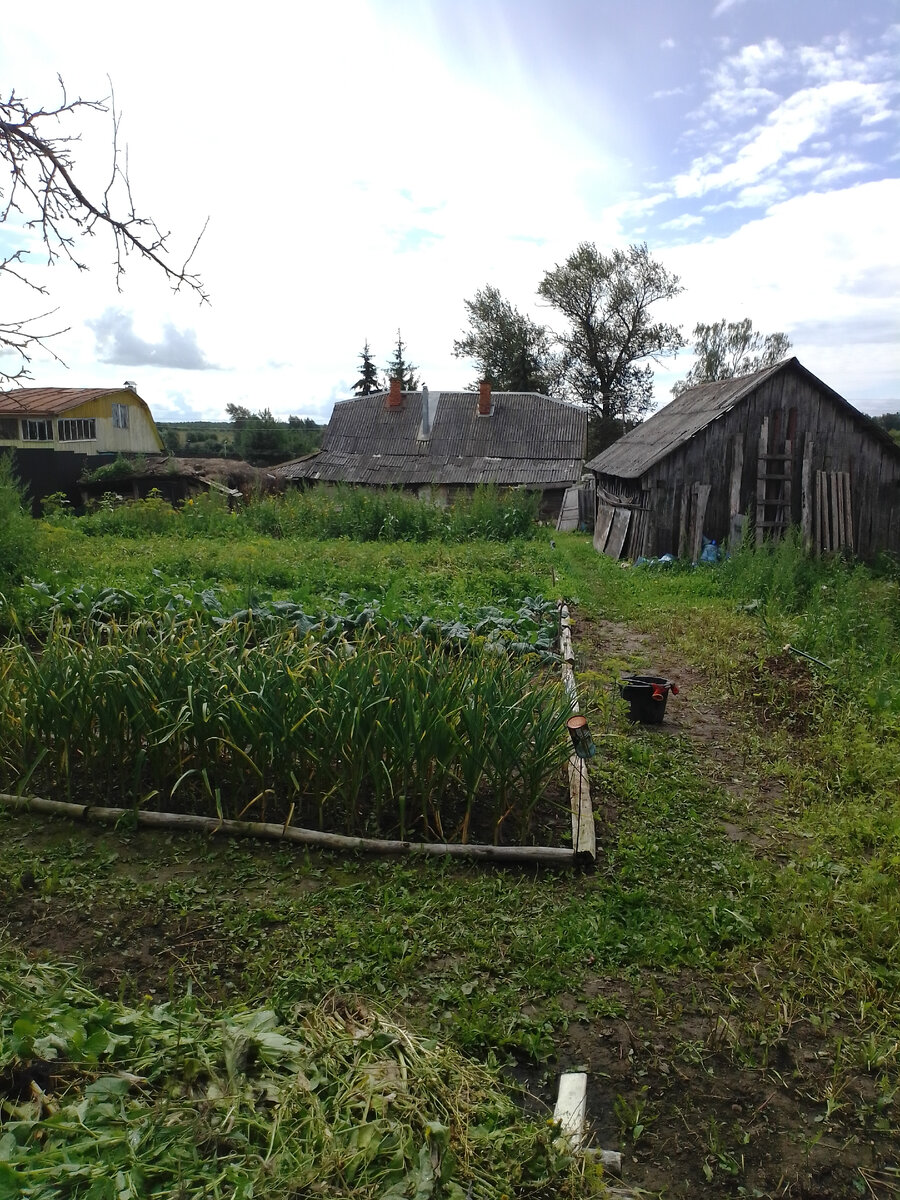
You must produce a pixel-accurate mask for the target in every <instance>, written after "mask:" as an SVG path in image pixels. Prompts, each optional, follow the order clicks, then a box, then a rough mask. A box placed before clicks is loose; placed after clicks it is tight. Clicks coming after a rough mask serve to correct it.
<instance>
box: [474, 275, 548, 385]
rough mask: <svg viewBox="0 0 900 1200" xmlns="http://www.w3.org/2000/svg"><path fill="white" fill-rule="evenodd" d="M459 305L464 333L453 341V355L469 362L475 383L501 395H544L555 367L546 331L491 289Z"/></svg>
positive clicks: (476, 294) (483, 290)
mask: <svg viewBox="0 0 900 1200" xmlns="http://www.w3.org/2000/svg"><path fill="white" fill-rule="evenodd" d="M464 303H465V306H466V310H467V311H468V314H469V329H468V331H467V332H466V333H464V334H463V335H462V337H460V338H457V340H456V341H455V342H454V343H453V353H454V355H455V357H456V358H471V359H473V360H474V362H475V367H476V369H477V371H478V378H479V380H482V379H485V380H487V381H488V382H489V383H491V384H493V386H494V387H496V388H497V389H499V390H500V391H504V392H549V391H550V389H551V387H552V386H553V383H554V382H555V381H556V380H557V378H558V375H559V365H560V364H559V360H558V358H557V357H556V356H555V355H554V354H553V350H552V344H551V341H552V339H551V335H550V332H549V330H548V329H547V328H546V327H545V326H543V325H538V324H537V323H536V322H535V321H532V319H531V318H530V317H527V316H525V314H524V313H520V312H519V310H518V309H517V308H515V307H514V305H512V304H510V302H509V301H508V300H505V299H504V298H503V296H501V294H500V292H499V290H498V289H497V288H495V287H491V286H490V285H488V286H487V287H483V288H479V290H478V291H477V292H476V293H475V296H474V297H473V299H471V300H466V301H464Z"/></svg>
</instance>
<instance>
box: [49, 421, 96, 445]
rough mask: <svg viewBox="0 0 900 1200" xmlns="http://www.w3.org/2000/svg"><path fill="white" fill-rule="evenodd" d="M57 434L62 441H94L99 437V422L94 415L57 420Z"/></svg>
mask: <svg viewBox="0 0 900 1200" xmlns="http://www.w3.org/2000/svg"><path fill="white" fill-rule="evenodd" d="M56 434H57V437H58V438H59V440H60V441H61V442H93V441H96V439H97V422H96V421H95V420H94V418H93V417H76V418H73V419H71V420H64V421H57V422H56Z"/></svg>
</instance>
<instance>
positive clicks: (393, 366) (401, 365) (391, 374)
mask: <svg viewBox="0 0 900 1200" xmlns="http://www.w3.org/2000/svg"><path fill="white" fill-rule="evenodd" d="M405 352H406V342H404V340H403V338H402V337H401V336H400V330H399V329H398V330H397V346H396V348H395V350H394V357H393V358H392V359H391V361H390V362H389V363H388V365H387V367H386V371H387V377H388V379H399V380H400V381H401V385H402V388H403V391H404V392H417V391H418V390H419V381H418V379H417V378H416V371H417V370H418V368H417V367H415V366H414V365H413V364H412V363H411V362H407V361H406V359H405V358H404V357H403V356H404V354H405Z"/></svg>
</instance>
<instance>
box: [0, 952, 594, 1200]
mask: <svg viewBox="0 0 900 1200" xmlns="http://www.w3.org/2000/svg"><path fill="white" fill-rule="evenodd" d="M0 999H2V1005H0V1046H2V1049H0V1195H2V1196H3V1197H4V1200H18V1198H20V1197H21V1198H22V1200H64V1198H68V1197H71V1198H72V1200H76V1198H79V1200H80V1198H90V1200H106V1198H109V1200H124V1198H130V1197H133V1198H134V1200H137V1198H138V1197H174V1196H222V1197H224V1196H228V1197H232V1198H236V1197H242V1198H245V1200H249V1198H250V1197H252V1196H266V1197H270V1198H278V1197H284V1198H285V1200H287V1198H288V1197H297V1196H320V1195H325V1196H336V1197H337V1196H340V1197H347V1198H353V1200H364V1198H368V1197H371V1198H372V1200H375V1198H376V1197H377V1198H378V1200H404V1198H411V1197H415V1198H418V1200H427V1198H428V1197H434V1198H435V1200H437V1198H444V1200H466V1198H467V1197H470V1198H472V1200H476V1198H477V1200H500V1198H501V1197H510V1198H511V1197H517V1196H521V1197H525V1196H527V1197H529V1198H532V1200H535V1198H537V1197H542V1196H543V1197H547V1198H548V1200H549V1197H551V1196H554V1197H566V1196H568V1197H572V1198H574V1197H576V1196H578V1197H583V1196H588V1195H595V1196H599V1195H601V1194H605V1193H604V1192H603V1189H602V1184H601V1182H600V1179H599V1177H598V1176H597V1175H596V1172H595V1171H594V1172H593V1174H594V1183H591V1179H590V1177H589V1174H588V1171H589V1168H588V1167H587V1166H586V1164H585V1163H584V1162H583V1161H581V1160H580V1159H578V1158H577V1157H575V1156H574V1155H573V1154H572V1152H571V1150H570V1147H569V1146H568V1144H567V1143H566V1142H565V1140H564V1139H562V1138H560V1137H559V1131H558V1129H557V1128H556V1127H555V1126H554V1125H553V1122H552V1120H550V1121H548V1120H543V1121H541V1120H537V1119H535V1118H533V1117H532V1118H527V1117H526V1116H525V1115H524V1113H523V1111H522V1108H521V1106H520V1104H518V1103H517V1102H516V1100H515V1098H514V1095H513V1094H512V1093H511V1091H510V1088H509V1086H508V1085H503V1084H502V1083H501V1080H500V1077H499V1074H498V1072H497V1071H496V1070H492V1069H490V1068H488V1067H486V1066H484V1065H482V1064H479V1063H477V1062H474V1061H472V1060H471V1059H467V1058H465V1057H464V1056H463V1055H462V1054H460V1053H459V1052H458V1051H456V1050H454V1049H453V1048H452V1047H450V1046H447V1045H443V1044H441V1043H440V1042H437V1041H434V1040H431V1039H428V1038H423V1037H421V1036H419V1035H417V1034H415V1033H413V1032H411V1031H410V1030H408V1029H406V1028H404V1027H403V1026H401V1025H399V1024H397V1023H396V1022H395V1021H392V1020H390V1019H388V1018H387V1017H386V1016H384V1015H383V1014H382V1013H380V1012H378V1011H377V1010H376V1009H373V1008H372V1007H371V1006H370V1005H369V1004H366V1003H364V1002H362V1001H360V1000H357V999H352V998H351V999H347V1000H342V999H339V998H337V997H331V998H329V999H328V1000H326V1001H324V1002H322V1003H321V1004H319V1005H317V1006H316V1007H314V1008H307V1007H298V1008H295V1009H294V1010H293V1011H292V1012H291V1013H289V1014H287V1015H280V1014H278V1013H276V1012H274V1011H273V1010H271V1009H256V1010H241V1009H237V1010H231V1011H226V1012H207V1011H205V1010H204V1009H203V1008H202V1007H201V1006H200V1005H199V1004H198V1003H196V1002H195V1001H194V999H193V998H192V997H191V996H190V995H188V996H184V997H182V998H181V999H180V1000H178V1001H171V1002H166V1003H156V1004H154V1003H150V1002H148V1001H145V1002H144V1003H142V1004H141V1005H139V1006H127V1005H124V1004H122V1003H118V1002H115V1001H110V1000H106V999H103V998H101V997H100V996H98V995H96V994H95V993H94V992H93V991H91V990H90V989H89V988H88V987H86V986H84V985H83V984H81V983H79V982H78V981H77V979H76V978H75V977H74V976H73V974H72V973H71V971H70V970H67V969H65V968H62V967H53V966H49V965H46V964H41V965H36V964H28V963H26V962H24V961H23V960H22V959H21V957H19V956H17V955H16V954H14V953H13V952H12V951H11V950H10V949H9V948H8V947H0ZM591 1170H592V1169H591Z"/></svg>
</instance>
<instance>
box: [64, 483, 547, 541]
mask: <svg viewBox="0 0 900 1200" xmlns="http://www.w3.org/2000/svg"><path fill="white" fill-rule="evenodd" d="M115 465H116V464H115V463H111V464H110V465H109V467H105V468H101V470H110V469H112V468H114V467H115ZM537 508H538V497H537V495H536V494H535V493H533V492H526V491H507V492H501V491H498V489H496V488H492V487H479V488H477V489H476V490H475V492H474V494H473V495H472V496H461V497H459V498H458V499H457V500H456V502H455V503H454V504H452V505H451V506H449V507H443V506H441V505H438V504H431V503H428V502H426V501H422V500H418V499H417V498H416V497H415V496H411V495H408V494H407V493H404V492H400V491H391V490H390V489H382V490H367V489H365V488H352V487H336V488H313V489H311V490H309V491H297V490H292V491H289V492H287V493H286V494H285V495H283V496H277V495H276V496H261V497H258V498H257V499H256V500H254V501H252V502H251V503H250V504H248V505H246V506H245V507H243V508H241V509H239V510H234V509H232V510H229V507H228V502H227V500H226V498H225V497H223V496H222V495H221V494H220V493H216V492H209V493H206V494H203V495H200V496H197V497H195V498H194V499H192V500H188V501H187V503H186V504H185V505H184V506H183V507H182V508H180V509H175V508H172V506H171V505H169V504H168V503H167V502H166V501H165V500H163V499H162V498H161V497H148V498H147V499H146V500H134V501H123V502H121V503H118V504H109V505H101V507H100V508H99V509H98V510H97V511H96V512H93V513H91V514H89V515H87V516H85V517H72V516H68V517H65V518H62V517H59V516H57V518H56V519H57V520H61V519H66V520H68V521H70V522H71V523H72V524H73V525H74V526H75V527H77V528H79V529H80V530H82V531H83V532H84V533H86V534H88V535H91V536H104V537H105V536H109V535H118V536H119V537H130V538H143V537H147V536H148V535H154V534H161V533H167V534H172V535H175V536H178V537H192V538H196V537H200V538H205V537H208V536H210V535H216V536H219V537H228V538H230V539H233V540H241V539H243V538H246V537H248V536H252V535H253V534H262V535H263V536H265V537H271V538H315V539H318V540H322V541H330V540H333V539H335V538H350V539H351V540H353V541H359V542H376V541H380V542H427V541H444V542H464V541H473V540H481V539H484V540H488V541H509V540H510V539H512V538H529V537H531V536H532V535H533V533H534V528H535V519H536V517H537Z"/></svg>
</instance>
